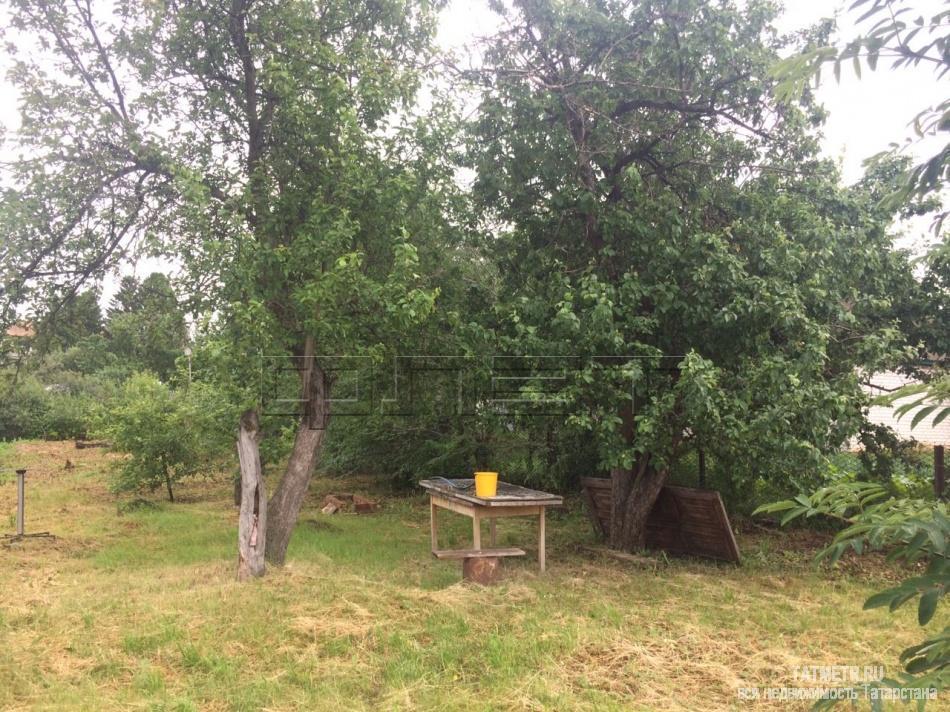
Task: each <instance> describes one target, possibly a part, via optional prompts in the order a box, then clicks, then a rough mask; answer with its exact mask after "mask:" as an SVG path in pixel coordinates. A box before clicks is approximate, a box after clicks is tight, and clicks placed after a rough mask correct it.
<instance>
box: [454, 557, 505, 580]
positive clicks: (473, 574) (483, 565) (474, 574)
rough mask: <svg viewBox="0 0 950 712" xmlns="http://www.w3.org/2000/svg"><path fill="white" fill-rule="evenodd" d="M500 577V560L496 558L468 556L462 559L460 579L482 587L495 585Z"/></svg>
mask: <svg viewBox="0 0 950 712" xmlns="http://www.w3.org/2000/svg"><path fill="white" fill-rule="evenodd" d="M500 577H501V558H500V557H498V556H477V557H476V556H470V557H467V558H465V559H462V579H463V580H465V581H470V582H472V583H478V584H481V585H482V586H490V585H491V584H493V583H497V582H498V579H499V578H500Z"/></svg>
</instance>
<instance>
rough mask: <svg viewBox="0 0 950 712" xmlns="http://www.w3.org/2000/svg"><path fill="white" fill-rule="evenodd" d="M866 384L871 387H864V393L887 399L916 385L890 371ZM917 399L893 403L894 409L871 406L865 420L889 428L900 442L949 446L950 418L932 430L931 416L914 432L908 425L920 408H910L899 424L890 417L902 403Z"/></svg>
mask: <svg viewBox="0 0 950 712" xmlns="http://www.w3.org/2000/svg"><path fill="white" fill-rule="evenodd" d="M870 382H871V386H866V387H865V390H866V391H867V392H868V393H870V394H871V395H873V396H882V395H887V394H889V393H891V392H892V391H894V390H896V389H898V388H900V387H901V386H906V385H908V384H911V383H917V381H915V380H914V379H912V378H909V377H908V376H904V375H902V374H900V373H895V372H894V371H885V372H883V373H875V374H874V375H873V376H872V377H871V378H870ZM918 398H920V395H915V396H908V397H906V398H900V399H898V400H896V401H895V402H894V407H884V406H879V405H876V406H872V407H871V409H870V411H869V413H868V420H870V421H871V422H872V423H877V424H879V425H887V426H890V427H891V428H893V429H894V430H895V431H897V433H898V435H900V436H901V437H902V438H908V439H909V438H913V439H914V440H917V441H918V442H921V443H925V444H927V445H950V417H947V418H946V419H945V420H944V421H943V422H942V423H940V424H939V425H938V426H937V427H936V428H935V427H933V425H931V423H933V419H934V416H935V415H936V414H937V413H936V412H934V413H931V414H930V415H929V416H927V417H926V418H924V419H923V420H922V421H921V422H920V423H918V425H917V427H916V428H914V429H913V430H911V429H910V423H911V421H912V420H913V419H914V415H916V414H917V412H918V411H919V410H920V408H914V409H913V410H910V411H908V412H907V413H905V414H904V415H903V416H902V417H901V418H900V420H898V419H897V417H896V416H895V415H894V408H895V407H898V406H900V405H902V404H904V403H911V402H913V401H914V400H916V399H918Z"/></svg>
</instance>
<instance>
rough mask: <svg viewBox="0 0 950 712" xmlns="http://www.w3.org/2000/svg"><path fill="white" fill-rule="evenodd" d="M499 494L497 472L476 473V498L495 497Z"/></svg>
mask: <svg viewBox="0 0 950 712" xmlns="http://www.w3.org/2000/svg"><path fill="white" fill-rule="evenodd" d="M496 494H498V473H497V472H476V473H475V496H476V497H494V496H495V495H496Z"/></svg>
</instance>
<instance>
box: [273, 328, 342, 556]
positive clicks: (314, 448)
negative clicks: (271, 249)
mask: <svg viewBox="0 0 950 712" xmlns="http://www.w3.org/2000/svg"><path fill="white" fill-rule="evenodd" d="M313 352H314V345H313V339H311V338H308V339H307V342H306V345H305V347H304V365H303V367H302V369H301V374H300V375H301V392H302V393H304V394H305V397H306V399H307V402H306V407H305V409H304V415H303V417H302V419H301V421H300V425H299V426H298V428H297V436H296V438H295V439H294V449H293V451H292V452H291V454H290V460H289V461H288V462H287V469H286V471H285V472H284V476H283V477H282V478H281V480H280V484H278V485H277V490H276V491H275V492H274V496H273V497H271V499H270V502H269V503H268V508H269V510H270V517H269V518H268V521H267V544H266V549H265V556H266V557H267V560H268V561H269V562H270V563H272V564H277V565H281V564H283V563H284V559H285V557H286V556H287V546H288V544H290V535H291V534H292V533H293V530H294V525H296V523H297V517H298V515H299V514H300V507H301V506H302V505H303V500H304V498H305V497H306V496H307V487H308V486H309V485H310V476H311V475H312V474H313V468H314V466H315V465H316V464H317V460H318V459H319V458H320V451H321V448H322V446H323V437H324V434H325V433H326V427H327V424H328V423H329V420H330V402H329V400H330V384H329V382H328V380H327V376H326V373H325V372H324V371H323V369H322V368H320V366H319V364H318V363H317V361H316V359H315V358H314V353H313Z"/></svg>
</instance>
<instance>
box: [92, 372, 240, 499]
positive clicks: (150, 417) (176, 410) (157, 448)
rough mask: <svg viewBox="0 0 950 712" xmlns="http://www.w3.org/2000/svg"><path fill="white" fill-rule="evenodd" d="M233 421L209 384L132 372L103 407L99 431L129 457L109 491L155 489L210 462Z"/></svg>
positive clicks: (225, 442)
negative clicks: (178, 383)
mask: <svg viewBox="0 0 950 712" xmlns="http://www.w3.org/2000/svg"><path fill="white" fill-rule="evenodd" d="M236 421H237V418H236V414H235V413H234V412H232V409H231V407H230V406H229V404H228V403H227V402H226V401H225V400H224V399H223V398H222V397H221V396H220V394H219V393H217V392H216V391H215V390H214V388H212V387H211V386H208V385H205V384H201V383H195V384H193V385H192V386H191V387H189V388H187V389H183V390H179V391H175V390H172V389H171V388H169V387H168V386H167V385H165V384H164V383H162V382H161V381H159V380H158V379H157V378H156V377H155V376H153V375H152V374H149V373H137V374H135V375H133V376H132V377H131V378H130V379H129V380H128V381H127V382H126V384H125V386H124V387H123V389H122V392H121V394H120V395H119V397H118V398H117V399H116V401H115V403H114V404H113V405H112V407H110V408H108V409H106V410H105V411H104V412H103V413H102V415H101V417H100V419H99V424H98V429H97V430H98V433H99V434H101V435H102V436H103V437H105V438H106V439H108V440H109V441H110V442H111V444H112V448H113V450H116V451H118V452H124V453H127V454H128V455H129V458H128V459H127V460H126V461H125V462H124V463H123V464H122V465H121V466H120V467H119V468H118V470H117V472H116V476H115V479H114V481H113V491H114V492H117V493H118V492H133V491H140V490H149V491H154V490H156V489H158V488H160V487H164V488H165V489H166V491H167V493H168V499H169V500H171V501H174V499H175V495H174V489H173V485H174V484H175V483H176V482H180V481H181V480H182V479H184V478H186V477H190V476H194V475H196V474H198V473H200V472H201V471H202V470H203V469H204V470H207V469H208V468H209V467H211V466H212V463H213V461H214V460H215V459H216V458H217V457H219V456H220V455H221V454H223V453H224V452H226V450H227V448H228V447H229V446H230V444H231V443H232V441H233V432H232V431H233V427H234V423H235V422H236Z"/></svg>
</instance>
